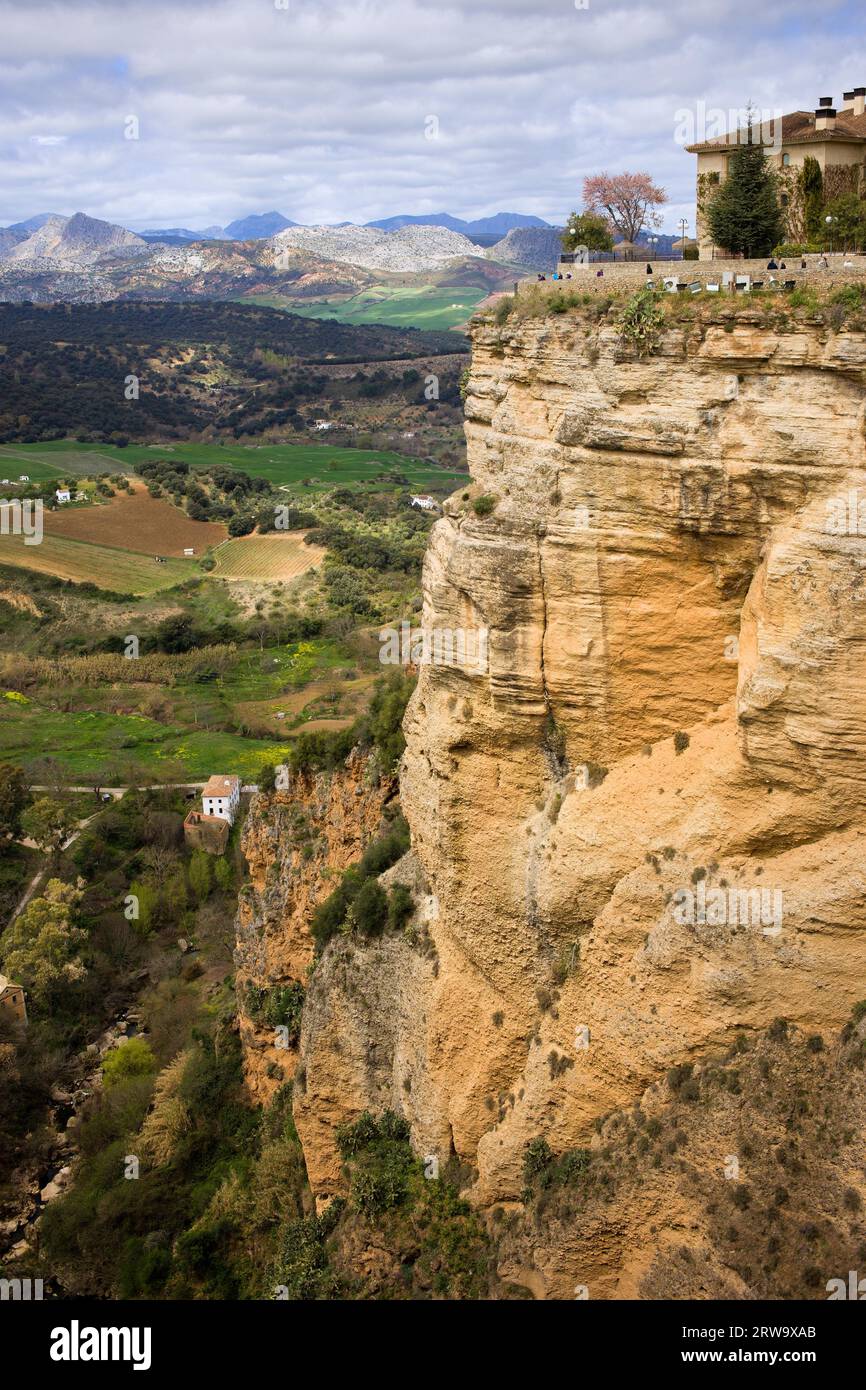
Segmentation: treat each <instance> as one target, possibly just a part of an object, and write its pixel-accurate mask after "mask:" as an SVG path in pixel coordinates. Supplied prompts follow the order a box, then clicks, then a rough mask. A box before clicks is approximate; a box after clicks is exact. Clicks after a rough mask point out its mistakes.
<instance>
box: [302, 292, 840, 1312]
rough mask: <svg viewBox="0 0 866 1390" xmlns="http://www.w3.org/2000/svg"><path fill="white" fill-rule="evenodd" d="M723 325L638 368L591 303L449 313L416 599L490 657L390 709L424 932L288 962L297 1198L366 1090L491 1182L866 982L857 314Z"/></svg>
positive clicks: (826, 1011) (368, 1103) (515, 1177)
mask: <svg viewBox="0 0 866 1390" xmlns="http://www.w3.org/2000/svg"><path fill="white" fill-rule="evenodd" d="M715 319H716V321H715V322H712V321H711V322H702V321H701V318H700V314H699V313H697V312H696V316H695V318H694V319H693V320H691V321H688V322H685V323H682V324H680V325H678V326H675V327H671V328H669V329H668V330H667V331H666V332H665V333H664V335H663V338H662V342H661V345H660V348H659V350H658V351H657V352H656V353H654V354H653V355H652V356H650V357H647V358H644V359H640V358H638V357H636V356H635V354H634V352H633V351H632V350H631V349H630V348H629V347H628V346H627V345H625V344H624V343H623V340H622V338H621V336H620V334H619V331H618V329H617V328H616V327H615V326H614V325H612V324H610V323H609V322H608V321H607V320H605V319H604V318H602V317H599V316H598V315H596V314H593V313H591V312H590V311H589V310H587V311H586V312H585V313H582V312H581V313H577V312H574V313H571V314H568V315H562V316H560V317H549V318H546V319H543V320H538V319H536V320H531V319H529V320H524V321H522V322H521V321H517V322H515V321H514V320H513V319H512V320H506V322H505V323H504V324H502V325H498V324H497V323H495V322H494V321H493V320H491V319H485V320H483V321H481V322H479V323H478V324H477V325H476V327H475V329H474V341H473V347H474V356H473V365H472V372H471V379H470V382H469V387H468V397H467V401H466V433H467V439H468V445H469V463H470V468H471V472H472V475H473V479H474V484H473V487H472V489H471V490H470V491H469V493H467V494H465V495H464V494H461V495H457V496H455V498H453V499H452V500H451V502H450V503H449V504H448V505H447V506H446V515H445V516H444V517H443V519H442V520H441V521H440V522H439V523H438V524H437V526H436V527H435V529H434V532H433V535H432V539H431V544H430V548H429V551H428V555H427V559H426V563H425V573H424V623H425V626H427V627H430V628H437V627H447V628H451V629H455V628H458V629H459V628H478V627H481V628H484V629H486V630H487V632H488V634H489V641H488V647H489V670H486V671H483V672H479V671H478V670H477V669H469V668H466V669H461V667H460V666H459V665H455V664H451V665H448V666H435V665H430V666H426V667H424V669H423V670H422V673H421V677H420V680H419V684H418V687H417V690H416V693H415V695H414V697H413V700H412V703H411V705H410V708H409V712H408V715H407V720H406V726H405V729H406V735H407V740H408V747H407V751H406V754H405V758H404V762H403V767H402V778H401V799H402V804H403V809H404V811H405V814H406V816H407V818H408V820H409V822H410V826H411V830H412V843H413V856H414V867H411V868H410V869H406V872H411V873H412V874H417V875H418V876H419V878H420V880H421V881H422V882H423V885H424V892H423V893H422V894H421V895H420V901H421V909H420V911H421V914H422V917H423V922H422V927H423V934H424V938H425V940H427V939H429V943H430V945H429V949H428V950H426V951H425V952H419V950H418V946H417V944H416V943H415V942H413V941H412V940H410V939H404V938H402V937H396V938H388V939H385V940H383V941H382V942H380V943H378V944H377V945H375V946H372V947H359V946H357V945H352V944H350V943H348V942H340V943H339V944H338V945H335V946H332V947H329V948H328V951H326V953H325V956H324V959H323V960H322V962H321V964H320V965H319V966H318V967H317V970H316V975H315V979H314V984H313V987H312V988H311V996H310V999H309V1000H308V1006H307V1010H306V1012H305V1020H304V1031H303V1036H302V1052H303V1059H304V1068H305V1073H306V1082H307V1086H308V1087H309V1085H310V1081H311V1079H312V1080H313V1081H314V1083H315V1084H314V1094H315V1095H316V1096H318V1098H319V1100H318V1101H317V1102H316V1103H314V1104H313V1105H312V1109H313V1110H316V1108H317V1106H318V1110H317V1114H318V1118H317V1119H316V1121H315V1124H316V1126H317V1129H316V1143H315V1145H314V1149H313V1151H312V1152H308V1154H307V1159H308V1168H309V1171H310V1178H311V1181H312V1183H313V1186H314V1187H315V1188H316V1189H317V1190H318V1191H319V1192H320V1193H324V1194H327V1193H328V1192H331V1191H336V1190H337V1189H338V1188H339V1184H340V1176H339V1165H338V1163H337V1160H336V1156H335V1150H334V1146H333V1139H332V1137H331V1139H330V1140H329V1139H328V1133H329V1131H330V1133H331V1136H332V1135H333V1127H334V1126H335V1125H336V1124H337V1123H339V1122H341V1121H343V1120H345V1119H347V1118H353V1117H354V1116H355V1115H357V1114H358V1113H359V1112H360V1111H361V1110H363V1109H365V1108H371V1109H381V1108H382V1107H383V1106H386V1105H387V1106H391V1107H392V1108H395V1109H398V1110H400V1111H401V1112H402V1113H403V1114H404V1115H405V1116H406V1117H407V1118H408V1119H409V1120H410V1122H411V1125H412V1136H413V1143H414V1144H415V1147H416V1149H417V1150H418V1152H420V1153H423V1154H428V1153H429V1154H437V1155H440V1156H441V1157H442V1158H447V1157H448V1156H449V1155H456V1156H457V1157H458V1158H459V1159H460V1160H461V1161H462V1162H463V1163H464V1164H466V1165H469V1166H470V1167H471V1168H472V1169H473V1171H474V1173H475V1175H476V1176H475V1179H474V1183H473V1185H472V1188H471V1193H472V1196H473V1199H474V1200H475V1201H476V1202H478V1203H480V1204H482V1205H483V1206H488V1205H490V1204H493V1203H496V1202H503V1201H504V1202H510V1201H513V1200H515V1199H517V1198H519V1196H520V1194H521V1191H522V1188H523V1182H524V1178H523V1160H524V1153H525V1148H526V1144H527V1142H528V1141H529V1140H530V1139H532V1138H533V1137H536V1136H539V1135H543V1136H545V1137H546V1139H547V1141H548V1142H549V1144H550V1146H551V1148H552V1149H553V1150H554V1151H557V1152H559V1151H562V1150H565V1149H569V1148H572V1147H574V1146H579V1145H584V1144H589V1143H591V1142H592V1139H593V1135H594V1132H595V1129H594V1126H595V1123H596V1122H597V1121H598V1120H599V1118H600V1117H602V1116H604V1115H606V1114H608V1113H609V1112H611V1111H613V1110H616V1109H618V1108H620V1107H623V1106H627V1105H630V1104H632V1103H634V1102H636V1101H637V1100H638V1099H639V1098H640V1097H641V1095H642V1094H643V1093H644V1092H645V1091H646V1088H647V1087H649V1086H652V1085H654V1084H655V1083H657V1082H658V1080H659V1078H660V1077H661V1076H663V1074H664V1073H665V1071H666V1069H668V1068H670V1067H671V1066H672V1065H674V1064H675V1063H681V1062H683V1061H686V1060H695V1059H700V1058H701V1057H703V1056H704V1055H705V1054H706V1053H707V1051H708V1050H709V1049H711V1048H713V1047H716V1046H720V1045H721V1046H725V1045H727V1044H728V1043H730V1041H731V1040H732V1039H733V1037H734V1035H735V1033H739V1032H745V1034H746V1035H751V1034H753V1033H754V1034H755V1035H757V1033H758V1032H759V1031H760V1030H762V1029H764V1028H765V1027H766V1026H767V1025H768V1024H769V1023H770V1022H771V1021H772V1020H773V1019H774V1018H775V1017H777V1016H780V1015H781V1016H785V1017H786V1018H788V1019H789V1020H791V1022H792V1023H793V1024H796V1025H798V1026H799V1027H801V1028H803V1029H805V1030H809V1031H816V1032H817V1031H820V1030H821V1029H822V1028H824V1029H829V1028H836V1027H839V1026H841V1025H842V1023H843V1022H844V1020H845V1019H846V1018H847V1017H848V1016H849V1014H850V1011H851V1008H852V1006H853V1005H854V1003H855V1002H856V1001H857V1000H858V999H859V998H860V997H861V996H862V995H863V993H864V990H863V978H864V966H866V908H864V903H863V895H862V884H863V880H862V872H861V870H860V868H859V865H860V861H861V857H862V851H863V845H864V838H863V835H864V826H863V820H862V814H861V813H862V805H861V800H862V795H863V791H862V789H863V779H864V775H866V757H864V754H866V747H864V730H866V681H864V676H863V667H862V664H861V662H860V654H861V652H862V649H863V642H864V639H866V603H864V602H863V598H862V593H863V568H864V564H866V549H864V545H866V526H864V528H863V531H864V534H863V535H861V534H860V530H859V526H858V520H857V517H858V512H857V505H858V502H857V498H858V494H857V489H858V488H859V489H860V490H861V495H862V497H863V501H864V520H866V458H864V418H863V400H864V390H863V388H864V380H866V337H864V335H863V334H862V333H858V332H834V331H832V330H830V329H827V328H825V327H823V326H818V325H817V324H814V323H809V322H807V321H799V322H792V323H790V324H789V325H788V326H787V327H785V326H783V325H782V326H775V327H767V326H766V324H764V323H763V322H762V321H761V320H760V318H759V316H758V315H757V314H755V313H751V314H750V313H748V312H747V313H745V314H740V315H738V316H737V317H736V318H734V317H733V316H731V318H730V321H729V322H724V321H723V319H724V316H723V315H722V314H721V313H717V314H716V316H715ZM481 497H483V498H484V499H485V501H484V503H483V504H482V505H479V506H477V507H476V506H475V505H474V504H475V503H476V502H477V501H478V499H479V498H481ZM852 498H853V502H852ZM852 505H853V509H854V511H853V530H852V519H851V517H852V514H851V507H852ZM322 1078H330V1082H329V1084H326V1083H325V1082H324V1081H323V1080H322ZM326 1092H327V1094H326ZM298 1107H300V1108H301V1110H302V1111H304V1107H306V1112H305V1113H306V1115H307V1116H309V1114H310V1107H311V1102H310V1100H309V1098H307V1099H305V1098H303V1097H300V1098H299V1099H298V1100H297V1101H296V1109H297V1108H298ZM312 1123H313V1122H312V1121H311V1120H309V1119H308V1120H307V1128H308V1129H309V1128H310V1125H311V1124H312ZM303 1137H304V1136H303V1132H302V1138H303ZM660 1219H661V1221H662V1224H663V1223H664V1220H665V1217H664V1213H662V1215H661V1218H660ZM671 1219H673V1217H671ZM524 1273H525V1271H524ZM539 1278H541V1276H539ZM524 1282H529V1283H530V1285H531V1284H532V1279H531V1278H530V1277H529V1276H527V1280H524ZM543 1284H544V1280H543V1278H541V1284H540V1286H539V1291H541V1292H543V1287H542V1286H543ZM608 1286H609V1287H610V1288H611V1289H613V1288H615V1286H616V1277H615V1271H614V1273H612V1274H611V1277H610V1279H609V1280H608Z"/></svg>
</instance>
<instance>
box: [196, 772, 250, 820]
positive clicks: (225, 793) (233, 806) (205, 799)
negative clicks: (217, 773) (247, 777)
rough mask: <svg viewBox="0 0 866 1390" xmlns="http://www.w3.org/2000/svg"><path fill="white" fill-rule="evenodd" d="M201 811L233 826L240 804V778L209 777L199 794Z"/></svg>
mask: <svg viewBox="0 0 866 1390" xmlns="http://www.w3.org/2000/svg"><path fill="white" fill-rule="evenodd" d="M201 804H202V811H203V813H204V814H205V815H206V816H217V817H218V818H219V819H220V820H227V821H228V823H229V825H234V823H235V816H236V815H237V811H238V807H239V806H240V804H241V779H240V777H234V776H231V777H211V779H210V781H209V782H208V783H207V784H206V785H205V787H204V789H203V791H202V794H201Z"/></svg>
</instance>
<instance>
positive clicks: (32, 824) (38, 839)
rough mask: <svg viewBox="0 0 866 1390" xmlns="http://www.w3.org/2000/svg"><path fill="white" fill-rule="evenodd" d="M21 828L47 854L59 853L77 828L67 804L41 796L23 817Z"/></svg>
mask: <svg viewBox="0 0 866 1390" xmlns="http://www.w3.org/2000/svg"><path fill="white" fill-rule="evenodd" d="M21 829H22V830H23V831H24V834H25V835H26V836H27V837H28V839H31V840H33V842H34V843H35V844H37V845H38V846H39V848H40V849H41V850H44V852H45V853H46V854H50V855H52V856H53V855H56V854H58V853H59V851H60V849H61V848H62V846H63V843H64V841H65V840H67V839H68V838H69V836H70V835H71V834H72V831H73V830H74V829H75V821H74V819H73V818H72V817H71V816H70V814H69V811H68V810H67V808H66V807H65V806H62V805H61V803H60V802H59V801H52V799H51V797H50V796H41V797H40V798H39V800H38V801H34V802H33V804H32V805H31V806H28V808H27V810H26V811H25V812H24V814H23V815H22V817H21Z"/></svg>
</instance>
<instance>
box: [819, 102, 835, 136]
mask: <svg viewBox="0 0 866 1390" xmlns="http://www.w3.org/2000/svg"><path fill="white" fill-rule="evenodd" d="M832 100H833V98H832V97H822V98H821V105H820V106H819V107H818V109H817V111H816V112H815V129H816V130H825V131H831V130H835V129H836V108H835V106H832V105H828V104H827V103H828V102H832Z"/></svg>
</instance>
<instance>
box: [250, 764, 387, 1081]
mask: <svg viewBox="0 0 866 1390" xmlns="http://www.w3.org/2000/svg"><path fill="white" fill-rule="evenodd" d="M395 790H396V788H395V786H394V784H393V782H392V781H391V780H389V779H386V780H384V781H382V780H380V779H379V777H378V776H377V775H374V774H373V773H372V772H371V769H370V766H369V763H368V760H367V758H366V757H364V756H363V755H362V754H360V753H353V754H352V755H351V756H350V757H349V759H348V760H347V763H346V765H345V767H342V768H339V769H337V770H336V771H334V772H328V773H325V772H322V773H298V774H295V775H293V776H292V777H291V779H290V781H289V783H288V785H287V787H286V788H285V789H284V790H282V791H276V792H272V793H268V794H260V795H257V796H256V797H255V798H254V799H253V803H252V806H251V808H250V813H249V815H248V816H247V819H246V822H245V825H244V832H243V841H242V848H243V852H244V855H245V856H246V860H247V863H248V866H249V882H248V883H247V884H246V885H245V887H244V889H243V890H242V892H241V895H240V898H239V901H238V915H237V922H236V929H235V930H236V946H235V961H236V965H237V975H236V988H237V992H238V1000H239V1022H240V1032H241V1041H242V1044H243V1053H244V1064H245V1072H246V1080H247V1085H248V1088H249V1091H250V1093H251V1095H252V1096H253V1097H254V1098H255V1099H256V1100H259V1101H267V1100H268V1099H270V1097H271V1096H272V1095H273V1093H274V1092H275V1091H276V1090H277V1088H278V1087H279V1086H280V1085H281V1084H282V1082H283V1081H284V1080H288V1079H289V1078H290V1077H291V1076H292V1074H293V1073H294V1069H295V1065H296V1062H297V1048H296V1047H294V1046H290V1047H288V1048H286V1047H282V1046H277V1042H276V1035H275V1031H274V1026H273V1025H272V1024H271V1023H270V1022H268V1023H264V1022H261V1021H256V1020H254V1019H253V1018H252V1017H250V1013H249V1012H248V1008H247V1007H245V1000H249V998H250V996H251V994H253V993H254V992H256V991H260V992H262V993H263V994H271V993H272V992H273V991H274V990H277V989H279V988H280V987H283V986H286V985H291V984H292V983H298V984H301V985H306V981H307V973H308V970H309V967H310V965H311V963H312V960H313V938H312V936H311V934H310V920H311V917H312V914H313V912H314V910H315V908H316V907H317V906H318V905H319V903H320V902H321V901H322V900H323V899H324V898H325V897H327V896H328V894H329V893H330V892H331V890H332V889H333V888H334V886H335V883H336V880H337V878H338V877H339V874H340V873H341V872H342V870H343V869H346V868H348V867H349V865H350V864H352V863H354V862H355V861H356V860H357V859H359V858H360V856H361V854H362V853H363V850H364V848H365V847H366V845H367V843H368V841H369V840H370V839H371V838H373V836H374V834H375V832H376V830H377V829H378V827H379V825H380V823H381V820H382V810H383V807H384V806H385V805H386V804H387V802H388V801H389V800H390V799H391V798H392V797H393V795H394V793H395Z"/></svg>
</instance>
